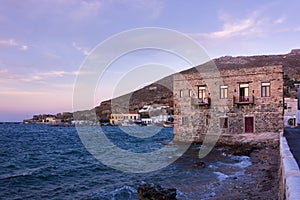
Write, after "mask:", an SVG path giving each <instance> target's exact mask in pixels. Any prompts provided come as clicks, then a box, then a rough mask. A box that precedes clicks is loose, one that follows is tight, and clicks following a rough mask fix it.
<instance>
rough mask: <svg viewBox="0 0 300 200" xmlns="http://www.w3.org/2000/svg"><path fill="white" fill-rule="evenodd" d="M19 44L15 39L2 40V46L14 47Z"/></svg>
mask: <svg viewBox="0 0 300 200" xmlns="http://www.w3.org/2000/svg"><path fill="white" fill-rule="evenodd" d="M14 46H18V43H17V42H16V41H15V40H14V39H8V40H0V47H14Z"/></svg>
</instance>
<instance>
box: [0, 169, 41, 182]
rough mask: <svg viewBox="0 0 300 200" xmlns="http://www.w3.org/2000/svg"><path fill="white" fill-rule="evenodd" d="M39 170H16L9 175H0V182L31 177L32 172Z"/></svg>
mask: <svg viewBox="0 0 300 200" xmlns="http://www.w3.org/2000/svg"><path fill="white" fill-rule="evenodd" d="M40 169H41V168H32V169H25V170H18V171H15V172H14V173H11V174H3V175H0V180H5V179H12V178H18V177H23V176H31V175H32V174H33V173H34V172H37V171H39V170H40Z"/></svg>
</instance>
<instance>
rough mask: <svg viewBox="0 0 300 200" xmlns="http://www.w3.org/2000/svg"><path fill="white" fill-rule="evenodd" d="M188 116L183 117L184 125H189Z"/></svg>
mask: <svg viewBox="0 0 300 200" xmlns="http://www.w3.org/2000/svg"><path fill="white" fill-rule="evenodd" d="M187 123H188V117H182V125H187Z"/></svg>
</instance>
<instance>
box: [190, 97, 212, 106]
mask: <svg viewBox="0 0 300 200" xmlns="http://www.w3.org/2000/svg"><path fill="white" fill-rule="evenodd" d="M192 105H199V106H209V105H210V98H209V97H206V98H192Z"/></svg>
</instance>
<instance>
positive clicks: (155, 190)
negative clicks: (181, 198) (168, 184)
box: [138, 184, 176, 200]
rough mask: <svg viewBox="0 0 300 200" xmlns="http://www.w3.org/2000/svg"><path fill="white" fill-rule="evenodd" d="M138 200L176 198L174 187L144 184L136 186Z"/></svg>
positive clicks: (168, 199) (172, 199)
mask: <svg viewBox="0 0 300 200" xmlns="http://www.w3.org/2000/svg"><path fill="white" fill-rule="evenodd" d="M138 197H139V200H176V189H175V188H169V189H165V188H162V187H161V186H159V185H150V184H144V185H141V186H139V188H138Z"/></svg>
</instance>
